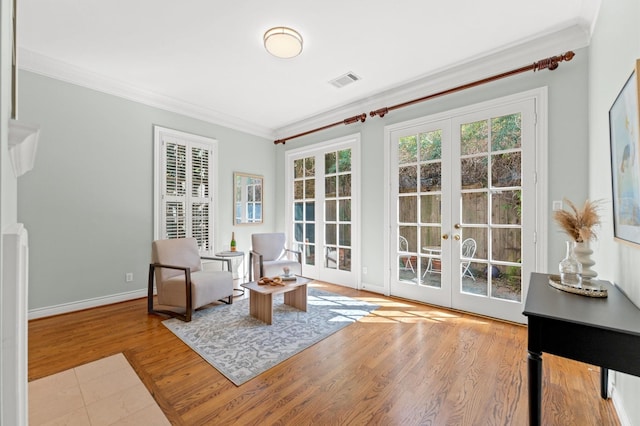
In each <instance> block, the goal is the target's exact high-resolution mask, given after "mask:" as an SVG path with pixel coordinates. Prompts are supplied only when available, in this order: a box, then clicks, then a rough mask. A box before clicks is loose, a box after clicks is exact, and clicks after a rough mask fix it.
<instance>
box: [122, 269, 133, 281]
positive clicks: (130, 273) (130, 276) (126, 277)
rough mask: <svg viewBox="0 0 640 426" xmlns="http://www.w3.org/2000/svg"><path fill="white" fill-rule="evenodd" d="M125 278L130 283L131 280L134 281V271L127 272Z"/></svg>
mask: <svg viewBox="0 0 640 426" xmlns="http://www.w3.org/2000/svg"><path fill="white" fill-rule="evenodd" d="M124 280H125V281H126V282H128V283H130V282H131V281H133V272H127V273H126V274H125V275H124Z"/></svg>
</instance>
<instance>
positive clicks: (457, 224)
mask: <svg viewBox="0 0 640 426" xmlns="http://www.w3.org/2000/svg"><path fill="white" fill-rule="evenodd" d="M453 227H454V228H456V229H460V228H462V225H460V224H459V223H456V224H455V225H453Z"/></svg>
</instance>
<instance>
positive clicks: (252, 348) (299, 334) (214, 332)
mask: <svg viewBox="0 0 640 426" xmlns="http://www.w3.org/2000/svg"><path fill="white" fill-rule="evenodd" d="M377 308H378V306H376V305H372V304H370V303H368V302H365V301H361V300H356V299H353V298H350V297H346V296H341V295H339V294H335V293H330V292H327V291H323V290H318V289H315V288H311V287H310V288H309V290H308V297H307V312H302V311H299V310H297V309H295V308H292V307H291V306H288V305H285V304H284V297H283V295H282V294H279V295H277V296H275V297H274V302H273V324H272V325H267V324H265V323H263V322H262V321H260V320H257V319H255V318H253V317H251V316H250V315H249V300H248V299H242V300H238V301H234V302H233V304H231V305H219V306H214V307H211V308H207V309H203V310H201V311H197V312H196V313H195V314H194V316H193V319H192V320H191V322H187V323H186V322H183V321H180V320H178V319H175V318H172V319H168V320H165V321H163V322H162V323H163V324H164V325H165V326H166V327H167V328H168V329H169V330H171V331H172V332H173V333H174V334H175V335H176V336H178V337H179V338H180V339H182V341H184V342H185V343H186V344H187V345H189V346H190V347H191V348H192V349H193V350H194V351H196V352H197V353H198V354H199V355H200V356H201V357H202V358H204V359H205V360H206V361H207V362H209V363H210V364H211V365H213V366H214V367H215V368H216V369H217V370H218V371H220V372H221V373H222V374H224V375H225V376H226V377H227V378H228V379H229V380H231V381H232V382H233V383H234V384H235V385H236V386H240V385H241V384H243V383H245V382H247V381H249V380H251V379H253V378H254V377H256V376H257V375H259V374H261V373H263V372H264V371H266V370H268V369H269V368H271V367H273V366H275V365H277V364H278V363H280V362H282V361H284V360H285V359H287V358H289V357H291V356H293V355H295V354H297V353H298V352H301V351H302V350H304V349H306V348H308V347H309V346H311V345H313V344H315V343H317V342H319V341H320V340H322V339H324V338H325V337H327V336H330V335H331V334H333V333H335V332H336V331H338V330H340V329H342V328H344V327H346V326H347V325H349V324H352V323H354V322H355V321H357V320H358V319H360V318H362V317H364V316H367V315H369V313H371V312H372V311H374V310H375V309H377Z"/></svg>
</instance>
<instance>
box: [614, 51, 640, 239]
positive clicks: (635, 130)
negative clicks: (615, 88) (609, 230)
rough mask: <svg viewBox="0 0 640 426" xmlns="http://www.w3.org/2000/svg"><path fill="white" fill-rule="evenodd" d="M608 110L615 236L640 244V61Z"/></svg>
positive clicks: (637, 61)
mask: <svg viewBox="0 0 640 426" xmlns="http://www.w3.org/2000/svg"><path fill="white" fill-rule="evenodd" d="M635 65H636V66H635V69H634V70H633V72H632V73H631V76H629V78H628V79H627V81H626V82H625V83H624V85H623V86H622V89H621V90H620V93H619V94H618V96H617V97H616V99H615V101H614V102H613V105H612V106H611V109H610V110H609V142H610V144H611V175H612V176H611V182H612V200H613V234H614V237H615V239H616V240H619V241H623V242H628V243H632V244H637V245H640V161H639V160H640V157H639V156H638V155H639V151H640V149H639V148H640V145H639V141H640V132H639V128H640V124H639V123H640V110H639V108H638V99H639V98H640V93H639V92H638V90H639V88H640V85H639V84H638V78H639V76H640V60H636V64H635Z"/></svg>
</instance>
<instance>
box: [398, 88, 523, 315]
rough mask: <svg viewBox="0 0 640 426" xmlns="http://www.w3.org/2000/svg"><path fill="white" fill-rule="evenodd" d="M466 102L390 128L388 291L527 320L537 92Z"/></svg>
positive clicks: (438, 303) (479, 311)
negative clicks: (466, 107)
mask: <svg viewBox="0 0 640 426" xmlns="http://www.w3.org/2000/svg"><path fill="white" fill-rule="evenodd" d="M470 109H472V110H473V111H471V112H465V111H457V112H456V113H455V114H452V115H451V116H450V117H448V118H444V119H439V120H437V121H431V122H428V121H426V120H425V122H423V123H411V125H408V126H406V127H402V126H396V128H395V129H394V130H392V131H391V132H390V133H389V139H388V140H389V143H390V145H391V146H390V150H389V154H390V155H389V158H390V164H391V178H392V179H391V189H390V191H389V194H390V204H389V205H390V206H391V210H392V211H391V212H390V213H389V217H390V222H391V223H390V230H391V232H390V241H391V242H392V244H390V247H391V250H390V252H391V253H390V260H391V279H390V293H391V294H393V295H397V296H401V297H408V298H411V299H414V300H420V301H424V302H428V303H433V304H437V305H441V306H445V307H451V308H454V309H460V310H464V311H468V312H474V313H478V314H482V315H488V316H492V317H496V318H502V319H506V320H509V321H516V322H524V321H525V318H524V317H523V316H522V310H523V300H524V295H525V294H526V284H527V283H526V277H527V276H529V274H530V272H532V271H533V270H535V263H536V253H535V235H536V229H535V226H536V225H535V224H536V220H535V219H536V218H535V211H536V188H535V147H536V124H535V120H536V114H535V99H527V100H523V101H518V102H507V103H504V104H496V105H492V106H490V107H487V106H485V107H484V108H480V109H478V108H470ZM439 118H442V116H440V117H439ZM394 244H397V245H396V246H395V249H394ZM523 277H524V278H525V280H523Z"/></svg>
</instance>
